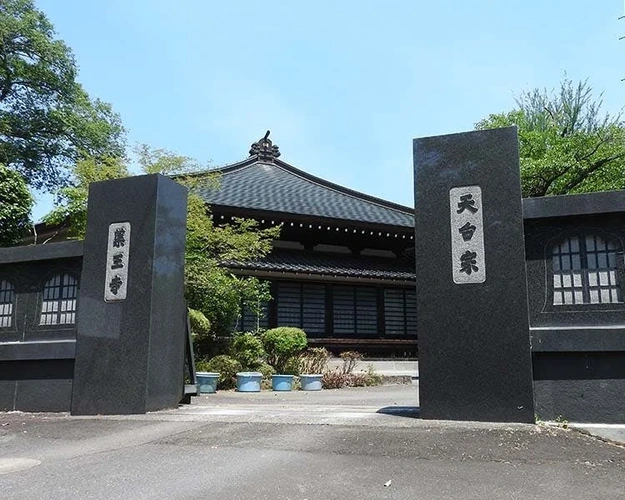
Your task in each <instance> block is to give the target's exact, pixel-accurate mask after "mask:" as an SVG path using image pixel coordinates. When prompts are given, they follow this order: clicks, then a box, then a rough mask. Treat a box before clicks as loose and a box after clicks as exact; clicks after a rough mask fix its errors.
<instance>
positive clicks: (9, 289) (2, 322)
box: [0, 280, 15, 328]
mask: <svg viewBox="0 0 625 500" xmlns="http://www.w3.org/2000/svg"><path fill="white" fill-rule="evenodd" d="M14 301H15V290H14V288H13V284H12V283H11V282H10V281H7V280H0V328H8V327H10V326H12V325H13V307H14V306H13V303H14Z"/></svg>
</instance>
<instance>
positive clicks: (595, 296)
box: [551, 235, 623, 305]
mask: <svg viewBox="0 0 625 500" xmlns="http://www.w3.org/2000/svg"><path fill="white" fill-rule="evenodd" d="M619 251H620V247H619V246H617V244H616V243H615V242H614V241H608V240H604V239H603V238H601V237H600V236H597V235H584V236H578V235H576V236H571V237H569V238H565V239H563V240H561V241H560V242H559V243H556V244H555V245H553V246H552V247H551V257H552V263H553V304H554V305H573V304H607V303H618V302H623V299H622V293H621V284H620V283H619V274H620V272H619V268H622V266H623V265H622V261H621V263H619V259H618V252H619Z"/></svg>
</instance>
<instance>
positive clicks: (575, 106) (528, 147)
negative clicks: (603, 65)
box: [476, 78, 625, 197]
mask: <svg viewBox="0 0 625 500" xmlns="http://www.w3.org/2000/svg"><path fill="white" fill-rule="evenodd" d="M516 103H517V108H516V109H514V110H512V111H510V112H508V113H499V114H493V115H490V116H489V117H488V118H486V119H484V120H482V121H480V122H479V123H477V124H476V128H477V129H487V128H494V127H505V126H510V125H516V126H517V127H518V133H519V155H520V162H521V183H522V192H523V196H524V197H532V196H546V195H556V194H568V193H585V192H591V191H609V190H614V189H624V188H625V127H624V125H623V122H622V121H621V119H620V115H619V116H611V115H610V114H608V113H602V112H601V106H602V100H601V95H599V97H598V98H597V97H593V92H592V88H591V87H590V86H589V84H588V81H581V82H578V83H573V82H572V81H571V80H570V79H567V78H565V79H564V80H563V81H562V82H561V84H560V88H559V89H557V90H554V91H547V90H539V89H534V90H531V91H527V92H524V93H523V94H521V96H520V97H519V98H518V99H517V101H516Z"/></svg>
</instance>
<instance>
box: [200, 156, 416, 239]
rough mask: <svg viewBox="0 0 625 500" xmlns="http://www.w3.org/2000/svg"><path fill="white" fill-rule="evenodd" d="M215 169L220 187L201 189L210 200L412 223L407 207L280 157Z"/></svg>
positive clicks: (359, 219)
mask: <svg viewBox="0 0 625 500" xmlns="http://www.w3.org/2000/svg"><path fill="white" fill-rule="evenodd" d="M215 171H216V172H219V173H220V183H219V187H218V188H213V189H211V188H204V189H202V190H200V195H201V196H202V198H204V200H205V201H206V202H207V203H209V204H215V205H223V206H229V207H240V208H247V209H254V210H264V211H270V212H283V213H288V214H299V215H307V216H317V217H328V218H332V219H343V220H349V221H357V222H368V223H375V224H384V225H392V226H402V227H406V228H411V227H414V217H413V209H411V208H410V207H405V206H403V205H398V204H395V203H391V202H388V201H385V200H382V199H380V198H375V197H373V196H369V195H366V194H363V193H359V192H357V191H353V190H350V189H348V188H345V187H343V186H339V185H338V184H333V183H331V182H328V181H326V180H324V179H320V178H319V177H315V176H312V175H310V174H307V173H306V172H303V171H301V170H298V169H297V168H295V167H293V166H291V165H289V164H288V163H285V162H283V161H280V160H278V159H272V160H266V161H265V160H259V159H258V158H255V157H252V158H250V159H248V160H246V161H244V162H241V163H238V164H235V165H231V166H229V167H224V168H220V169H216V170H215Z"/></svg>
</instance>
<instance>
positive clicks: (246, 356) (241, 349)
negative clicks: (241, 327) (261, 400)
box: [230, 332, 265, 392]
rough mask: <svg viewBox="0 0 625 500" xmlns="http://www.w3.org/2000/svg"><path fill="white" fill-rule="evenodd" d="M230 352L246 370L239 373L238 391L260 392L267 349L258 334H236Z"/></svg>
mask: <svg viewBox="0 0 625 500" xmlns="http://www.w3.org/2000/svg"><path fill="white" fill-rule="evenodd" d="M230 353H231V355H232V357H233V358H234V359H236V360H237V361H238V362H239V363H240V364H241V366H242V367H243V370H244V371H240V372H239V373H237V375H236V377H237V391H239V392H259V391H260V389H261V381H262V378H263V374H262V372H261V370H260V369H261V367H262V366H263V358H264V357H265V350H264V349H263V343H262V342H261V340H260V338H259V337H258V335H256V334H254V333H251V332H245V333H237V334H235V336H234V338H233V341H232V346H231V348H230Z"/></svg>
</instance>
